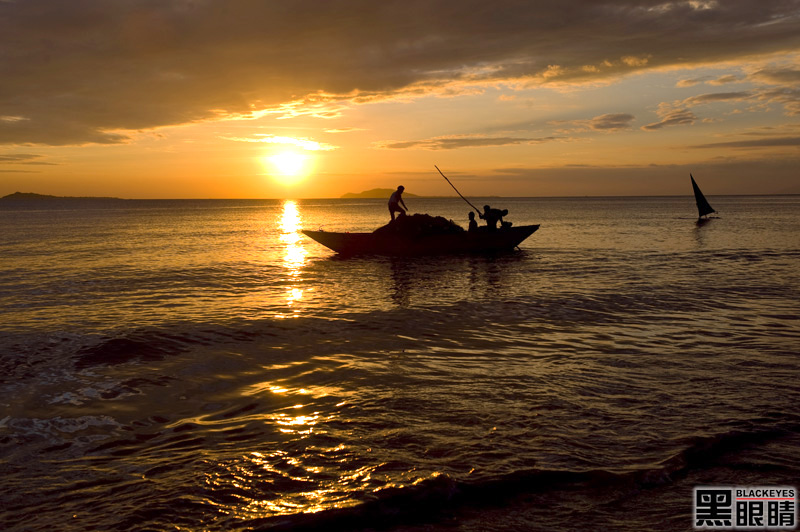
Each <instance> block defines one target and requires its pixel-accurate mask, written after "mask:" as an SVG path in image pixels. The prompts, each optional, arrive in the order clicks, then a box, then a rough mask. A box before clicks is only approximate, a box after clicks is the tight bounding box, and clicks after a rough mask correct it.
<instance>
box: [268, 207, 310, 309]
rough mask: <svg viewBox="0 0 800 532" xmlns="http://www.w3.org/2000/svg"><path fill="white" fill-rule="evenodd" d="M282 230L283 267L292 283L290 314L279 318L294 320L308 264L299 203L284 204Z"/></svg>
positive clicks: (288, 288)
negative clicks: (303, 276) (304, 268)
mask: <svg viewBox="0 0 800 532" xmlns="http://www.w3.org/2000/svg"><path fill="white" fill-rule="evenodd" d="M278 228H279V229H280V241H281V243H282V244H283V246H284V254H283V267H284V270H285V271H286V274H287V276H288V278H289V279H288V280H289V281H290V284H289V286H288V287H287V288H286V296H285V299H286V304H287V306H288V307H289V312H287V313H279V314H277V315H276V317H278V318H294V317H297V316H298V315H299V313H300V308H299V306H298V305H297V303H298V302H299V301H301V300H302V299H303V292H304V291H303V288H301V287H300V286H299V285H298V284H297V283H298V281H299V278H300V274H301V272H302V271H303V267H304V266H305V262H306V255H307V252H306V249H305V247H303V236H302V235H301V234H300V230H301V229H302V218H301V217H300V210H299V209H298V208H297V202H295V201H293V200H286V201H285V202H284V203H283V213H282V215H281V218H280V220H279V221H278Z"/></svg>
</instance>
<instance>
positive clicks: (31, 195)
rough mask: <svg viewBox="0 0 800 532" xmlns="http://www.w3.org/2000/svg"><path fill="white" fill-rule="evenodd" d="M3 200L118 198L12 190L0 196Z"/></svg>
mask: <svg viewBox="0 0 800 532" xmlns="http://www.w3.org/2000/svg"><path fill="white" fill-rule="evenodd" d="M0 200H3V201H15V200H25V201H50V200H119V201H122V200H121V199H120V198H112V197H108V196H48V195H47V194H36V193H35V192H14V193H13V194H9V195H8V196H3V197H2V198H0Z"/></svg>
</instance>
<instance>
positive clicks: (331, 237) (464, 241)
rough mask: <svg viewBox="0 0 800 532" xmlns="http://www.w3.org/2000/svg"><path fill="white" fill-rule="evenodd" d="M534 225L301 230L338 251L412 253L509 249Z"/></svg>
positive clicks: (437, 253) (537, 227)
mask: <svg viewBox="0 0 800 532" xmlns="http://www.w3.org/2000/svg"><path fill="white" fill-rule="evenodd" d="M537 229H539V226H538V225H522V226H519V227H505V228H503V229H498V230H497V231H487V230H484V229H481V230H479V231H473V232H467V231H465V232H462V233H449V234H433V235H423V236H409V235H403V234H398V233H395V234H386V233H383V234H381V233H333V232H328V231H306V230H304V231H303V234H304V235H306V236H308V237H309V238H312V239H313V240H316V241H317V242H319V243H320V244H322V245H323V246H325V247H327V248H330V249H332V250H333V251H335V252H337V253H339V254H341V255H393V256H414V255H446V254H458V253H497V252H502V251H510V250H512V249H514V248H515V247H516V246H518V245H519V244H520V243H521V242H522V241H523V240H525V239H526V238H528V237H529V236H531V235H532V234H533V233H534V232H535V231H536V230H537Z"/></svg>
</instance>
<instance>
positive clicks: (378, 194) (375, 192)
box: [340, 188, 419, 200]
mask: <svg viewBox="0 0 800 532" xmlns="http://www.w3.org/2000/svg"><path fill="white" fill-rule="evenodd" d="M394 191H395V189H392V188H373V189H372V190H365V191H364V192H348V193H347V194H342V195H341V196H340V197H342V198H351V199H352V198H386V199H387V200H388V199H389V196H391V195H392V192H394ZM403 197H406V198H418V197H419V196H418V195H416V194H411V193H410V192H403Z"/></svg>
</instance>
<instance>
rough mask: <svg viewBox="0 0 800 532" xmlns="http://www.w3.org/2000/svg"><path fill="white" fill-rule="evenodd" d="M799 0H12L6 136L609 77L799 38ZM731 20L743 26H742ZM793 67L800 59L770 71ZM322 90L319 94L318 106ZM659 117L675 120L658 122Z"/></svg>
mask: <svg viewBox="0 0 800 532" xmlns="http://www.w3.org/2000/svg"><path fill="white" fill-rule="evenodd" d="M798 8H800V5H799V2H797V1H791V0H790V1H785V0H784V1H780V0H762V1H760V2H758V3H753V2H747V1H744V0H731V1H725V2H722V1H719V2H710V1H709V2H699V1H684V0H665V1H663V2H661V3H658V4H654V3H652V2H649V1H645V0H562V1H559V2H540V3H536V4H535V5H534V4H532V3H530V2H519V1H514V0H498V1H496V2H492V3H487V2H485V1H483V0H463V1H461V2H453V1H446V0H438V1H437V0H404V1H402V2H400V1H386V2H374V1H372V0H369V1H367V0H341V1H336V2H329V1H323V0H317V1H312V0H308V1H305V2H259V1H254V0H235V1H222V0H202V1H196V2H189V1H175V2H164V3H159V2H146V1H144V0H132V1H126V2H106V1H100V0H77V1H75V2H69V3H65V2H62V1H61V0H41V1H36V2H27V1H18V2H14V1H12V2H0V72H2V73H3V83H2V84H0V116H2V117H13V118H14V120H0V144H17V145H24V144H43V145H71V144H73V145H74V144H87V143H95V144H116V143H124V142H129V141H130V140H131V138H132V136H133V135H134V133H135V132H137V131H141V130H147V129H152V128H157V127H163V126H171V125H179V124H189V123H194V122H200V121H209V120H219V119H224V118H232V117H254V116H259V114H261V113H279V114H280V113H285V114H286V115H288V116H295V115H297V114H312V115H313V116H319V117H326V116H328V117H330V116H338V114H340V113H341V112H342V111H343V105H347V104H358V103H366V102H370V101H380V100H382V99H386V98H394V97H398V96H403V97H406V98H412V97H415V96H417V95H424V94H429V93H432V92H437V93H446V92H447V91H451V92H456V93H458V92H459V91H460V90H463V87H464V86H466V85H469V84H491V83H498V82H504V83H521V84H526V85H528V86H530V85H539V84H553V83H560V84H564V83H573V82H586V81H601V80H609V79H614V78H615V77H617V76H621V75H625V74H630V73H634V72H641V71H644V70H648V69H659V68H664V67H675V66H682V67H690V66H692V65H696V64H708V63H713V62H723V61H732V60H736V59H738V58H741V57H745V56H747V57H752V56H753V55H754V54H762V55H766V54H771V53H777V52H784V51H790V50H796V49H797V48H798V47H800V20H798V16H797V12H798ZM731 28H735V31H732V29H731ZM760 76H761V77H762V79H764V80H771V81H773V82H775V81H782V82H785V81H787V80H789V81H791V80H794V79H795V76H796V72H793V71H788V70H787V71H770V72H767V71H765V72H762V73H760ZM315 106H316V107H315ZM662 127H663V126H662Z"/></svg>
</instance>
